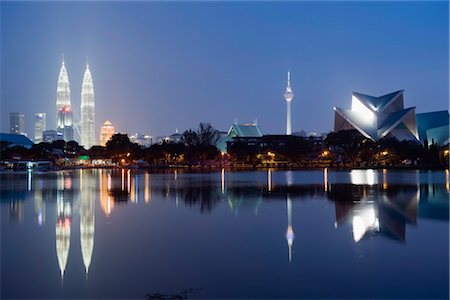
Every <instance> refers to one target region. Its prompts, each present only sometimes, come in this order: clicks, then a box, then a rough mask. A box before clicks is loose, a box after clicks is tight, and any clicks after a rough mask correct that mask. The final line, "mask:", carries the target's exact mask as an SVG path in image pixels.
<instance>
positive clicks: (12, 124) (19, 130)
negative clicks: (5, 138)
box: [9, 112, 27, 136]
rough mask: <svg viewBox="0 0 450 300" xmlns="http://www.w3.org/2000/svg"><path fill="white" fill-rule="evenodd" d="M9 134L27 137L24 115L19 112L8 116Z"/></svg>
mask: <svg viewBox="0 0 450 300" xmlns="http://www.w3.org/2000/svg"><path fill="white" fill-rule="evenodd" d="M9 133H11V134H19V135H25V136H26V135H27V134H26V133H25V115H24V114H23V113H21V112H12V113H10V114H9Z"/></svg>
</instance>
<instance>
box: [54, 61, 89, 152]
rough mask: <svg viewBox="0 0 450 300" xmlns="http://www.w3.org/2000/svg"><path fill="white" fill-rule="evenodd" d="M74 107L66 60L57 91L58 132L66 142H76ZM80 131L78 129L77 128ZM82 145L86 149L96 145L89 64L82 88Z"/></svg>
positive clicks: (80, 132) (80, 129)
mask: <svg viewBox="0 0 450 300" xmlns="http://www.w3.org/2000/svg"><path fill="white" fill-rule="evenodd" d="M74 128H77V127H75V124H74V122H73V112H72V105H71V101H70V83H69V75H68V74H67V70H66V65H65V63H64V58H63V61H62V66H61V70H60V71H59V77H58V87H57V89H56V130H57V131H58V132H60V133H62V135H63V138H64V140H65V141H71V140H74V136H73V131H74ZM77 129H78V128H77ZM79 134H80V137H81V142H80V144H81V145H82V146H84V147H85V148H86V149H88V148H90V147H92V146H93V145H95V144H96V143H95V95H94V83H93V81H92V75H91V71H90V70H89V64H87V65H86V71H85V72H84V77H83V84H82V86H81V120H80V127H79Z"/></svg>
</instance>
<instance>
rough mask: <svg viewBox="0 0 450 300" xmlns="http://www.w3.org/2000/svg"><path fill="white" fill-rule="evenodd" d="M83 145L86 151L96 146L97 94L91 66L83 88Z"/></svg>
mask: <svg viewBox="0 0 450 300" xmlns="http://www.w3.org/2000/svg"><path fill="white" fill-rule="evenodd" d="M80 125H81V145H82V146H84V147H85V148H86V149H88V148H91V147H92V146H94V145H95V94H94V83H93V80H92V75H91V71H90V70H89V65H87V66H86V71H85V72H84V77H83V84H82V87H81V124H80Z"/></svg>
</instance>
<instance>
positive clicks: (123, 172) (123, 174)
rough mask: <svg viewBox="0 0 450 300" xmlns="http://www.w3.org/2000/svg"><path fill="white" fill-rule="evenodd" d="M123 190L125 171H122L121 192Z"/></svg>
mask: <svg viewBox="0 0 450 300" xmlns="http://www.w3.org/2000/svg"><path fill="white" fill-rule="evenodd" d="M124 189H125V169H122V191H123V190H124Z"/></svg>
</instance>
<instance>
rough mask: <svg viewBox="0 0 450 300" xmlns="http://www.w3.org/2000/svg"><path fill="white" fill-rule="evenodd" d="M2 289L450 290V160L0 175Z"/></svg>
mask: <svg viewBox="0 0 450 300" xmlns="http://www.w3.org/2000/svg"><path fill="white" fill-rule="evenodd" d="M0 187H1V298H2V299H4V298H8V299H9V298H11V299H14V298H40V299H42V298H44V299H47V298H58V299H61V298H94V299H100V298H139V299H145V298H146V297H147V298H158V297H166V298H171V297H172V298H173V297H176V296H182V297H188V298H241V299H242V298H331V299H337V298H359V299H360V298H407V299H412V298H423V299H437V298H440V299H443V298H445V299H448V297H449V189H450V188H449V172H448V170H445V171H414V170H413V171H394V170H351V171H335V170H327V169H325V170H310V171H284V170H264V171H241V172H232V171H227V170H222V171H221V172H220V171H219V172H212V173H188V172H186V171H182V170H178V171H175V170H165V171H159V172H158V171H151V172H145V171H137V170H126V169H123V170H106V169H86V170H71V171H58V172H45V173H38V172H24V173H2V174H0Z"/></svg>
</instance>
